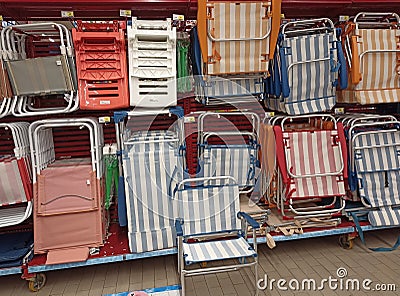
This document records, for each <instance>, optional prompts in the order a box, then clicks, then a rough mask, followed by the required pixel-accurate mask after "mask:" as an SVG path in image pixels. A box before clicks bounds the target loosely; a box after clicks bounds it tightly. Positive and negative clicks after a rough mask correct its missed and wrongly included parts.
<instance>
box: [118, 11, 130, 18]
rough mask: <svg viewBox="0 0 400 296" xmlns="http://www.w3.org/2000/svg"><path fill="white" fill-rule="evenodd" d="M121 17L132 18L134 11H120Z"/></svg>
mask: <svg viewBox="0 0 400 296" xmlns="http://www.w3.org/2000/svg"><path fill="white" fill-rule="evenodd" d="M119 16H123V17H131V16H132V10H125V9H120V10H119Z"/></svg>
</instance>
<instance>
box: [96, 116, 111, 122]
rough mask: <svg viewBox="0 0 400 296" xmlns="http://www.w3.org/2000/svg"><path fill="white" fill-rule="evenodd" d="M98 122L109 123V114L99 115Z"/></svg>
mask: <svg viewBox="0 0 400 296" xmlns="http://www.w3.org/2000/svg"><path fill="white" fill-rule="evenodd" d="M99 122H100V123H110V122H111V117H110V116H104V117H99Z"/></svg>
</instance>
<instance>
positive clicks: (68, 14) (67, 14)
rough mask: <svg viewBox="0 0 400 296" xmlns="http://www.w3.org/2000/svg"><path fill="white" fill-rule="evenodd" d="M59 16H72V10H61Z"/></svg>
mask: <svg viewBox="0 0 400 296" xmlns="http://www.w3.org/2000/svg"><path fill="white" fill-rule="evenodd" d="M61 17H74V12H73V11H64V10H62V11H61Z"/></svg>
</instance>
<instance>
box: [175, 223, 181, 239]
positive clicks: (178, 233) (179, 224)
mask: <svg viewBox="0 0 400 296" xmlns="http://www.w3.org/2000/svg"><path fill="white" fill-rule="evenodd" d="M182 224H183V221H182V220H181V219H176V220H175V230H176V235H177V236H183V229H182Z"/></svg>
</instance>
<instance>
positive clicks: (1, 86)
mask: <svg viewBox="0 0 400 296" xmlns="http://www.w3.org/2000/svg"><path fill="white" fill-rule="evenodd" d="M5 50H6V45H3V41H2V40H1V38H0V118H2V117H5V116H7V115H9V114H10V113H11V109H10V107H11V98H12V97H13V92H12V88H11V84H10V79H9V78H8V73H7V70H6V66H5V64H4V56H3V53H5Z"/></svg>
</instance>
